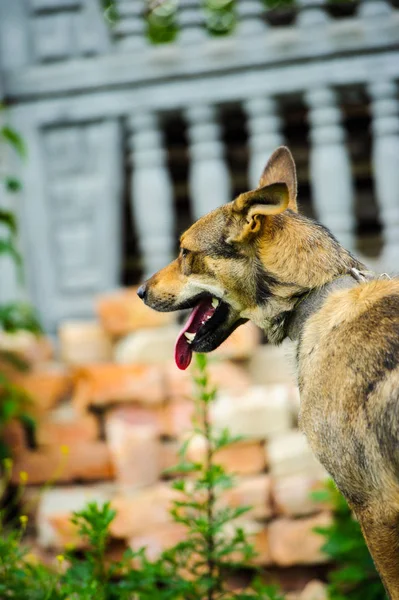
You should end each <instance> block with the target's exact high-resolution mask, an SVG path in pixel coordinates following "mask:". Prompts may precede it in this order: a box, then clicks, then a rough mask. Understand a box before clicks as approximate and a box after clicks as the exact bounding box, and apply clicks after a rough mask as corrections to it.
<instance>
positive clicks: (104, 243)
mask: <svg viewBox="0 0 399 600" xmlns="http://www.w3.org/2000/svg"><path fill="white" fill-rule="evenodd" d="M0 7H1V16H0V50H1V51H0V61H1V62H0V73H1V77H0V82H1V83H0V98H2V99H3V102H5V103H7V104H8V105H9V111H8V116H9V119H10V120H11V122H12V124H13V126H14V127H15V128H16V129H17V130H18V131H19V133H20V134H21V135H22V137H23V139H24V140H25V143H26V147H27V152H28V156H27V158H26V160H25V161H24V162H23V163H21V162H20V161H17V163H16V164H15V165H13V168H14V167H15V169H16V170H19V173H20V179H21V181H22V183H23V187H22V190H21V193H20V194H19V195H18V198H17V199H16V198H15V197H13V199H12V202H13V205H14V206H15V205H18V212H19V218H20V222H21V235H20V244H21V251H22V254H23V256H24V259H25V262H26V278H27V288H28V296H29V299H30V300H31V301H32V302H33V303H34V305H35V306H36V307H37V309H38V310H39V313H40V316H41V320H42V322H43V324H44V326H45V328H46V329H47V330H48V331H50V332H55V330H56V328H57V325H58V324H59V322H60V320H62V319H64V318H71V317H73V318H75V317H78V318H81V317H87V316H90V315H91V314H93V298H94V297H95V295H96V294H98V293H99V292H103V291H105V290H109V289H112V288H115V287H118V286H122V285H132V284H135V283H137V282H139V281H141V280H142V279H143V277H145V276H147V275H149V274H151V273H153V272H154V271H156V270H157V269H158V268H160V267H162V266H164V265H165V264H167V262H168V261H169V259H170V258H171V257H173V256H174V254H175V252H176V246H177V241H178V236H179V235H180V233H181V232H182V231H183V230H184V229H185V228H186V227H187V226H188V225H189V224H190V223H191V222H192V221H193V220H194V219H196V218H198V217H199V216H200V215H202V214H204V213H205V212H207V211H208V210H210V209H212V208H214V207H216V206H219V205H220V204H222V203H224V202H227V201H229V200H231V199H232V198H233V197H234V196H235V195H237V194H238V193H240V192H242V191H244V190H247V189H249V188H251V187H254V186H255V185H256V182H257V180H258V177H259V174H260V173H261V171H262V169H263V166H264V164H265V163H266V161H267V158H268V156H269V155H270V153H271V152H272V150H273V149H274V148H276V146H278V145H279V144H286V145H288V146H289V147H290V148H291V150H292V152H293V155H294V157H295V160H296V163H297V167H298V177H299V200H300V204H301V210H303V211H304V212H305V213H306V214H309V215H313V216H316V217H318V218H319V219H320V220H322V222H323V223H324V224H325V225H327V226H329V227H330V228H331V230H332V231H333V233H334V234H335V235H336V236H337V237H338V239H340V240H341V242H342V243H343V244H345V245H346V246H347V247H348V248H350V249H351V250H354V251H356V252H357V253H360V254H362V255H364V257H365V260H366V261H367V262H368V263H370V265H372V266H377V268H380V267H381V268H382V269H384V270H387V269H388V270H394V269H395V268H396V264H397V259H398V256H399V199H398V192H397V190H398V189H399V180H398V178H399V116H398V95H397V87H396V84H397V79H398V77H399V55H398V44H399V20H398V19H399V17H398V11H397V8H396V5H395V4H394V3H391V2H389V1H388V0H367V1H364V2H353V1H348V2H324V1H323V0H298V2H297V3H296V4H288V5H287V4H277V6H275V7H274V8H273V7H272V8H271V7H270V6H269V7H268V6H267V5H266V4H265V3H263V2H262V1H260V0H237V1H236V2H232V1H231V0H230V1H226V0H207V2H200V1H199V0H198V1H197V0H182V1H181V2H180V3H177V2H176V1H171V0H168V1H167V2H165V1H163V2H159V1H158V2H157V1H155V0H154V2H142V1H141V0H115V1H114V2H113V3H110V2H105V6H104V3H103V4H101V2H100V0H13V2H7V0H2V1H1V2H0ZM222 34H225V35H222ZM226 34H227V35H226ZM161 42H170V43H161ZM11 158H12V157H11ZM2 201H4V202H6V201H7V200H6V199H4V200H2ZM5 277H6V274H5V272H4V274H2V281H4V283H3V284H2V286H1V291H0V294H1V295H3V296H4V295H5V296H11V297H12V296H13V295H15V293H16V292H15V289H13V287H14V288H15V282H14V286H13V281H12V276H11V275H10V274H8V278H7V279H5Z"/></svg>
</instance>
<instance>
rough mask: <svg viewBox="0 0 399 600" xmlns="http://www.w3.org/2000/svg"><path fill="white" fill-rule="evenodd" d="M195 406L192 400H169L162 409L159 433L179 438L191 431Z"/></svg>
mask: <svg viewBox="0 0 399 600" xmlns="http://www.w3.org/2000/svg"><path fill="white" fill-rule="evenodd" d="M194 409H195V405H194V402H193V400H183V399H182V400H171V401H170V402H167V403H166V404H165V405H164V406H163V408H162V424H161V428H162V429H161V432H162V434H163V435H167V436H170V437H179V436H181V435H183V434H184V433H186V432H187V431H190V430H191V429H192V417H193V415H194Z"/></svg>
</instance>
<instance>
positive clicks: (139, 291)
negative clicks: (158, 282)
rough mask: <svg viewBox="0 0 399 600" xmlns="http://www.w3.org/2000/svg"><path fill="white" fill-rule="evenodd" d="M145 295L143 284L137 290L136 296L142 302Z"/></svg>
mask: <svg viewBox="0 0 399 600" xmlns="http://www.w3.org/2000/svg"><path fill="white" fill-rule="evenodd" d="M146 293H147V286H146V284H145V283H143V284H142V285H141V286H140V287H139V289H138V290H137V295H138V297H139V298H141V300H144V299H145V296H146Z"/></svg>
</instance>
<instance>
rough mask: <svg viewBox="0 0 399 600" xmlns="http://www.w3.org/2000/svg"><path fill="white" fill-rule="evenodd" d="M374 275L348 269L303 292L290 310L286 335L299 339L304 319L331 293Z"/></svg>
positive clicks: (314, 311)
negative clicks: (344, 272)
mask: <svg viewBox="0 0 399 600" xmlns="http://www.w3.org/2000/svg"><path fill="white" fill-rule="evenodd" d="M375 278H376V276H375V275H374V273H371V272H370V271H358V270H357V269H350V270H349V273H348V274H347V275H342V276H341V277H338V278H337V279H334V280H333V281H329V282H328V283H326V284H325V285H323V286H322V287H319V288H315V289H313V290H311V291H310V292H307V293H306V294H304V296H303V298H301V299H300V300H299V302H298V304H297V305H296V306H295V308H294V310H293V311H292V314H291V317H290V319H289V321H288V324H287V329H286V333H287V336H288V337H289V338H290V339H291V340H292V341H296V340H299V339H300V337H301V335H302V331H303V328H304V326H305V323H306V321H307V320H308V319H309V317H311V316H312V315H313V314H314V313H316V312H317V311H318V310H319V309H320V308H321V306H322V304H323V302H324V300H325V299H326V298H327V296H329V295H330V294H331V292H336V291H338V290H345V289H350V288H353V287H355V286H357V285H359V283H364V282H366V281H371V280H372V279H375Z"/></svg>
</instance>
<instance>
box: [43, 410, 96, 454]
mask: <svg viewBox="0 0 399 600" xmlns="http://www.w3.org/2000/svg"><path fill="white" fill-rule="evenodd" d="M98 430H99V427H98V422H97V417H95V416H94V415H91V414H83V415H82V414H80V413H79V412H77V411H76V409H75V408H74V407H73V406H72V405H71V404H66V405H64V406H61V407H59V408H58V409H56V410H53V411H51V412H50V413H48V414H47V415H46V416H45V417H44V418H43V419H41V420H39V421H38V423H37V427H36V442H37V444H38V445H39V446H57V447H59V446H60V445H66V446H74V445H75V444H76V443H79V442H91V441H94V440H96V439H97V438H98V433H99V431H98Z"/></svg>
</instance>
